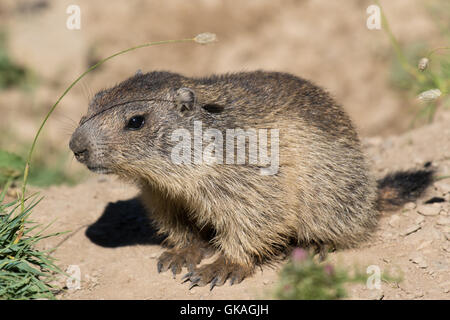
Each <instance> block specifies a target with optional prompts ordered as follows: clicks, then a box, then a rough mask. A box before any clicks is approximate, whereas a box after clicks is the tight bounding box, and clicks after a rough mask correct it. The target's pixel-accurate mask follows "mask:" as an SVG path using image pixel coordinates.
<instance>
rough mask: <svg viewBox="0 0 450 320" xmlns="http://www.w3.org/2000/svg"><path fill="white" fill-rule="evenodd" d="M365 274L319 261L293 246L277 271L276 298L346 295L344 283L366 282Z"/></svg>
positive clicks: (310, 298) (332, 297)
mask: <svg viewBox="0 0 450 320" xmlns="http://www.w3.org/2000/svg"><path fill="white" fill-rule="evenodd" d="M365 281H366V275H364V274H362V273H356V274H355V275H353V276H350V275H349V274H348V272H347V271H345V270H344V269H338V268H335V267H333V266H332V265H331V264H321V263H318V262H317V261H315V260H314V258H313V255H311V254H309V253H308V252H307V251H306V250H303V249H300V248H296V249H294V251H293V253H292V256H291V259H290V261H289V262H288V263H287V264H286V265H285V267H284V268H283V269H282V270H281V272H280V277H279V283H278V285H277V288H276V290H275V298H277V299H287V300H333V299H342V298H345V297H346V291H345V288H344V285H345V284H347V283H355V282H363V283H364V282H365Z"/></svg>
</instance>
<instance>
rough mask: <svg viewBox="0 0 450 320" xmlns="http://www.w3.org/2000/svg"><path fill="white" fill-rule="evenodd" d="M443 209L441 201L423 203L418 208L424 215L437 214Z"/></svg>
mask: <svg viewBox="0 0 450 320" xmlns="http://www.w3.org/2000/svg"><path fill="white" fill-rule="evenodd" d="M441 210H442V206H441V205H440V204H439V203H433V204H431V205H421V206H419V207H418V208H417V212H418V213H420V214H421V215H424V216H437V215H439V212H440V211H441Z"/></svg>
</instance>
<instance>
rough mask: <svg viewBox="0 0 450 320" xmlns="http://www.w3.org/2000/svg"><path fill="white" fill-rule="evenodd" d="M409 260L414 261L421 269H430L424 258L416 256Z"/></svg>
mask: <svg viewBox="0 0 450 320" xmlns="http://www.w3.org/2000/svg"><path fill="white" fill-rule="evenodd" d="M409 260H410V261H412V262H413V263H415V264H417V265H418V266H419V268H422V269H425V268H427V267H428V264H427V262H426V261H425V259H424V258H423V257H422V256H419V255H416V256H413V257H411V258H410V259H409Z"/></svg>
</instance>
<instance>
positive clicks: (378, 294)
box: [368, 290, 384, 300]
mask: <svg viewBox="0 0 450 320" xmlns="http://www.w3.org/2000/svg"><path fill="white" fill-rule="evenodd" d="M383 298H384V292H383V290H374V292H371V293H370V294H369V297H368V299H369V300H383Z"/></svg>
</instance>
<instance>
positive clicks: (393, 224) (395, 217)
mask: <svg viewBox="0 0 450 320" xmlns="http://www.w3.org/2000/svg"><path fill="white" fill-rule="evenodd" d="M389 225H390V226H391V227H393V228H396V227H398V226H399V225H400V217H399V216H398V214H394V215H393V216H392V217H391V218H390V219H389Z"/></svg>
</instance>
